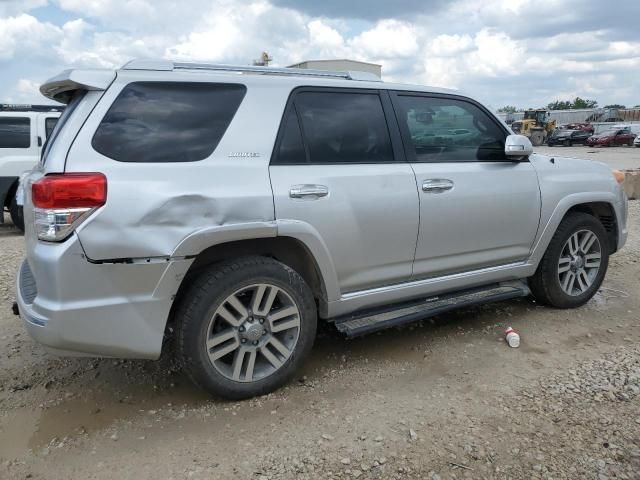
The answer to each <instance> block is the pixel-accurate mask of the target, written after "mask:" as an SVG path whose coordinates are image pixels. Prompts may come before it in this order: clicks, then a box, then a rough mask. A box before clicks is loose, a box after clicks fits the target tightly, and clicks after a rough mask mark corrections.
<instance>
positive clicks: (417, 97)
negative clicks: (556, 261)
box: [393, 92, 540, 278]
mask: <svg viewBox="0 0 640 480" xmlns="http://www.w3.org/2000/svg"><path fill="white" fill-rule="evenodd" d="M393 99H394V107H395V111H396V114H397V116H398V123H399V125H400V130H401V132H402V134H403V140H404V145H405V148H406V155H407V159H408V161H409V162H410V163H411V166H412V167H413V169H414V171H415V175H416V180H417V185H418V189H419V195H420V231H419V235H418V243H417V247H416V256H415V263H414V269H413V274H414V278H426V277H435V276H442V275H447V274H452V273H459V272H465V271H471V270H477V269H481V268H485V267H491V266H497V265H503V264H509V263H512V262H518V261H523V260H525V259H526V258H527V257H528V256H529V252H530V249H531V246H532V244H533V240H534V238H535V235H536V231H537V229H538V223H539V219H540V191H539V188H538V179H537V175H536V172H535V169H534V168H533V165H531V163H529V162H528V161H525V162H513V161H508V160H507V159H506V158H505V155H504V142H505V138H506V136H507V134H508V132H507V130H506V129H505V128H504V127H503V126H501V125H500V123H499V122H498V121H497V120H496V119H495V118H493V117H492V116H491V115H490V114H489V113H488V112H486V111H485V110H484V108H483V107H481V106H480V105H479V104H477V103H475V102H473V101H471V100H469V99H466V98H464V97H457V96H450V95H436V94H433V95H425V94H413V93H407V92H398V93H396V94H394V97H393ZM460 129H465V130H467V131H468V133H466V134H464V135H458V134H455V132H456V131H457V130H460Z"/></svg>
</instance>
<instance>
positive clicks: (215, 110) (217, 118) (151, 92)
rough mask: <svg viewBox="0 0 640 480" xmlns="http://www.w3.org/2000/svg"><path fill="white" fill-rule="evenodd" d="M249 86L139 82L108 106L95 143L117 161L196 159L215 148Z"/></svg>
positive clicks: (99, 149) (97, 148)
mask: <svg viewBox="0 0 640 480" xmlns="http://www.w3.org/2000/svg"><path fill="white" fill-rule="evenodd" d="M245 92H246V87H245V86H244V85H237V84H217V83H184V82H135V83H131V84H129V85H127V86H126V87H125V88H124V90H122V92H120V95H118V97H117V98H116V100H115V101H114V102H113V105H111V107H110V108H109V111H108V112H107V113H106V115H105V116H104V118H103V119H102V122H101V123H100V125H99V126H98V129H97V130H96V133H95V134H94V136H93V141H92V145H93V148H94V149H95V150H96V151H98V152H99V153H101V154H103V155H105V156H107V157H109V158H112V159H114V160H117V161H119V162H138V163H151V162H163V163H165V162H195V161H198V160H202V159H204V158H206V157H208V156H209V155H211V154H212V153H213V151H214V150H215V149H216V147H217V146H218V143H219V142H220V140H221V139H222V137H223V135H224V132H225V131H226V130H227V127H228V126H229V124H230V123H231V120H232V119H233V116H234V115H235V113H236V111H237V110H238V107H239V106H240V103H241V102H242V99H243V98H244V95H245Z"/></svg>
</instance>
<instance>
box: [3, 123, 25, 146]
mask: <svg viewBox="0 0 640 480" xmlns="http://www.w3.org/2000/svg"><path fill="white" fill-rule="evenodd" d="M30 146H31V120H30V119H29V117H0V148H29V147H30Z"/></svg>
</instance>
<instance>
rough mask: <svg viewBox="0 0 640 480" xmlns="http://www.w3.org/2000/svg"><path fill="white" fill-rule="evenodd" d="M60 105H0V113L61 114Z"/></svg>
mask: <svg viewBox="0 0 640 480" xmlns="http://www.w3.org/2000/svg"><path fill="white" fill-rule="evenodd" d="M62 110H64V107H61V106H60V105H30V104H19V103H0V112H61V111H62Z"/></svg>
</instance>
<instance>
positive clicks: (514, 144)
mask: <svg viewBox="0 0 640 480" xmlns="http://www.w3.org/2000/svg"><path fill="white" fill-rule="evenodd" d="M532 153H533V145H531V141H530V140H529V139H528V138H527V137H525V136H524V135H509V136H508V137H507V140H506V141H505V142H504V154H505V155H506V156H507V158H508V159H509V160H514V161H517V160H522V159H525V158H527V157H528V156H529V155H531V154H532Z"/></svg>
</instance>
